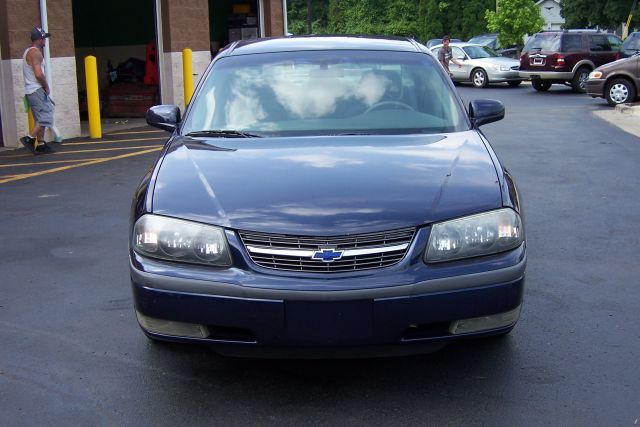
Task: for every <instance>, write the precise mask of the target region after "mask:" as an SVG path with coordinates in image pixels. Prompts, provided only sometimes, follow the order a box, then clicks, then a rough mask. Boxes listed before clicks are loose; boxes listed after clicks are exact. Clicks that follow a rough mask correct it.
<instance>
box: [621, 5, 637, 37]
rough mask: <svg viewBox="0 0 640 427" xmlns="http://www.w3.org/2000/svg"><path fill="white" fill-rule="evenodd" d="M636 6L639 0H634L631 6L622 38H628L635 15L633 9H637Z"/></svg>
mask: <svg viewBox="0 0 640 427" xmlns="http://www.w3.org/2000/svg"><path fill="white" fill-rule="evenodd" d="M636 6H638V0H633V6H631V11H630V12H629V17H628V18H627V25H625V26H624V28H623V29H622V38H623V39H626V38H627V36H628V35H629V27H630V26H631V18H632V17H633V11H634V10H636Z"/></svg>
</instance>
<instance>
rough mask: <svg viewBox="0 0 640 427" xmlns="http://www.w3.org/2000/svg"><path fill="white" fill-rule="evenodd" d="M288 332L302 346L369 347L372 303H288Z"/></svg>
mask: <svg viewBox="0 0 640 427" xmlns="http://www.w3.org/2000/svg"><path fill="white" fill-rule="evenodd" d="M285 316H286V331H287V336H288V337H289V339H290V340H293V341H296V342H298V343H299V344H303V345H323V346H331V345H344V344H360V343H366V342H368V341H369V340H370V339H371V336H372V334H373V301H371V300H362V301H286V302H285Z"/></svg>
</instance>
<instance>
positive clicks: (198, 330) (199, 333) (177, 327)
mask: <svg viewBox="0 0 640 427" xmlns="http://www.w3.org/2000/svg"><path fill="white" fill-rule="evenodd" d="M136 317H137V318H138V323H140V326H142V328H143V329H145V330H146V331H148V332H151V333H154V334H161V335H171V336H174V337H189V338H206V337H208V336H209V330H208V329H207V327H206V326H203V325H198V324H196V323H184V322H174V321H173V320H163V319H156V318H154V317H148V316H145V315H144V314H142V313H140V312H138V311H137V310H136Z"/></svg>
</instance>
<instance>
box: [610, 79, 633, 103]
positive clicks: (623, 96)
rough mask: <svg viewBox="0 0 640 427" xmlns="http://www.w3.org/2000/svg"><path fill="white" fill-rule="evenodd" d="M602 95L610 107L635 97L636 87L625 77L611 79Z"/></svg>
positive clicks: (630, 100)
mask: <svg viewBox="0 0 640 427" xmlns="http://www.w3.org/2000/svg"><path fill="white" fill-rule="evenodd" d="M604 97H605V99H606V100H607V102H608V103H609V105H611V106H612V107H615V106H616V105H618V104H624V103H626V102H632V101H634V100H635V99H636V88H635V86H633V84H632V83H631V82H630V81H629V80H627V79H613V80H611V81H610V82H609V83H607V85H606V86H605V89H604Z"/></svg>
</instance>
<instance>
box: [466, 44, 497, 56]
mask: <svg viewBox="0 0 640 427" xmlns="http://www.w3.org/2000/svg"><path fill="white" fill-rule="evenodd" d="M462 50H464V51H465V52H466V53H467V55H469V58H471V59H478V58H495V57H496V56H499V55H498V54H497V53H496V52H495V51H494V50H493V49H491V48H490V47H487V46H465V47H463V48H462Z"/></svg>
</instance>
